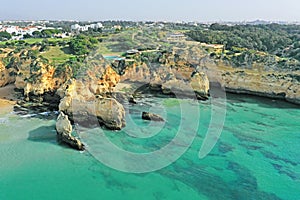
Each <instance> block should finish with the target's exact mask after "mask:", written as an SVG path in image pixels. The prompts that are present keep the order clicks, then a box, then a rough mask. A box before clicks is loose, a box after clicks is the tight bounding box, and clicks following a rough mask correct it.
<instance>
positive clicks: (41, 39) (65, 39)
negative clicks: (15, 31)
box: [0, 38, 70, 44]
mask: <svg viewBox="0 0 300 200" xmlns="http://www.w3.org/2000/svg"><path fill="white" fill-rule="evenodd" d="M43 40H44V38H28V39H25V40H23V41H25V42H26V43H28V44H34V43H39V42H42V41H43ZM47 40H48V41H49V42H54V41H55V42H59V41H69V40H70V38H47ZM17 41H18V40H9V41H2V42H0V44H5V43H6V42H17Z"/></svg>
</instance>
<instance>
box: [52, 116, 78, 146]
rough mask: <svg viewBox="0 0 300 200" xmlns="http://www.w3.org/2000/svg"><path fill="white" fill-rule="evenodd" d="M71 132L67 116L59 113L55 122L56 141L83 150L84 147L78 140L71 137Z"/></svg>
mask: <svg viewBox="0 0 300 200" xmlns="http://www.w3.org/2000/svg"><path fill="white" fill-rule="evenodd" d="M72 130H73V129H72V125H71V122H70V121H69V119H68V116H67V115H65V114H64V113H63V112H60V114H59V116H58V118H57V121H56V132H57V135H58V139H59V140H60V141H61V142H64V143H66V144H68V145H70V146H71V147H72V148H75V149H77V150H84V145H83V144H82V143H81V142H80V140H78V139H77V138H75V137H74V136H72V135H71V133H72Z"/></svg>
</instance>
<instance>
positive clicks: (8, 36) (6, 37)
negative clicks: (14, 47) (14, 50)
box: [0, 31, 11, 41]
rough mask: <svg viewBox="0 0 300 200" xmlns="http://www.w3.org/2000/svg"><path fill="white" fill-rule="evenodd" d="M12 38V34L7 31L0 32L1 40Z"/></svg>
mask: <svg viewBox="0 0 300 200" xmlns="http://www.w3.org/2000/svg"><path fill="white" fill-rule="evenodd" d="M10 39H11V34H9V33H8V32H6V31H4V32H0V41H6V40H10Z"/></svg>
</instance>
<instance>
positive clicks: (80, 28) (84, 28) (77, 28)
mask: <svg viewBox="0 0 300 200" xmlns="http://www.w3.org/2000/svg"><path fill="white" fill-rule="evenodd" d="M98 28H103V25H102V24H101V23H96V24H89V25H85V26H80V25H79V24H74V25H72V26H71V30H72V31H88V30H89V29H98Z"/></svg>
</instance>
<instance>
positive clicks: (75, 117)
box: [59, 96, 126, 130]
mask: <svg viewBox="0 0 300 200" xmlns="http://www.w3.org/2000/svg"><path fill="white" fill-rule="evenodd" d="M59 109H60V111H64V112H65V113H67V114H68V115H69V116H70V119H71V120H72V121H73V122H74V123H76V124H79V125H81V126H88V127H89V126H93V125H97V124H98V125H99V124H100V125H104V126H105V127H106V128H108V129H111V130H120V129H122V128H123V127H124V126H125V124H126V123H125V110H124V108H123V106H122V104H120V103H119V102H117V100H115V99H112V98H103V97H96V98H95V99H93V100H91V99H90V100H85V99H83V98H80V97H78V96H77V97H75V96H73V97H71V96H67V97H65V98H63V99H62V100H61V103H60V105H59Z"/></svg>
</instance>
